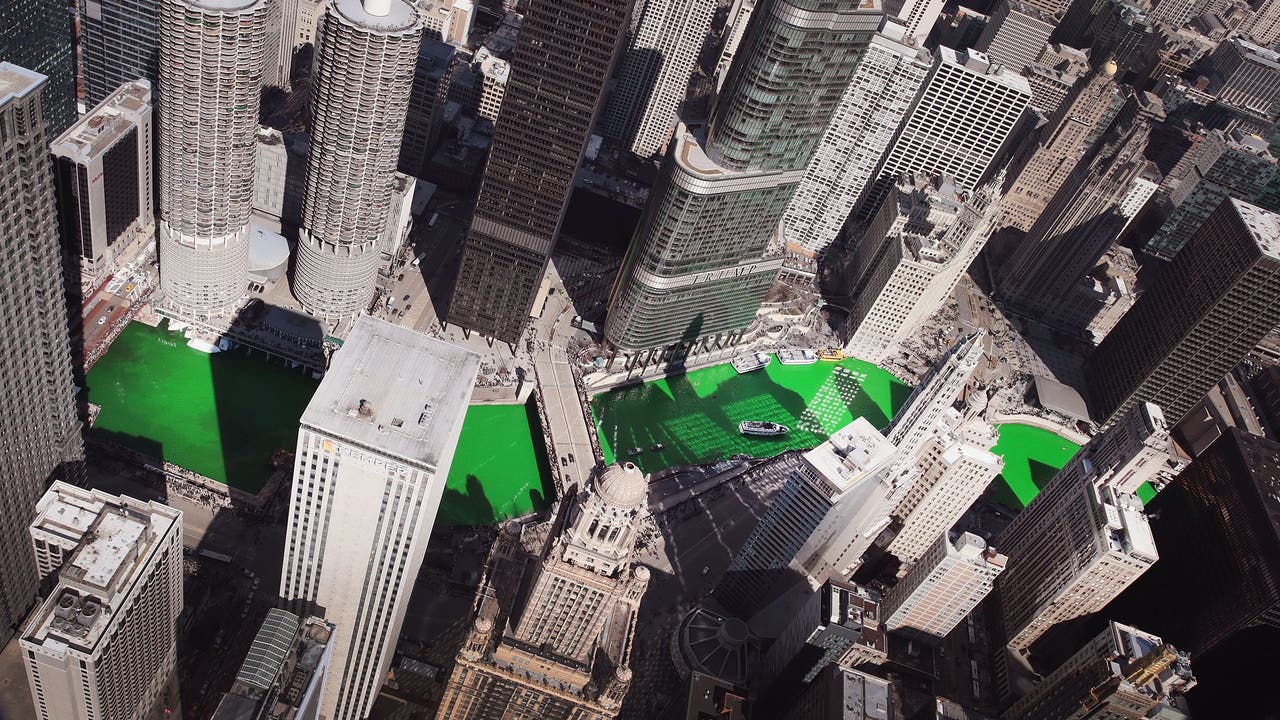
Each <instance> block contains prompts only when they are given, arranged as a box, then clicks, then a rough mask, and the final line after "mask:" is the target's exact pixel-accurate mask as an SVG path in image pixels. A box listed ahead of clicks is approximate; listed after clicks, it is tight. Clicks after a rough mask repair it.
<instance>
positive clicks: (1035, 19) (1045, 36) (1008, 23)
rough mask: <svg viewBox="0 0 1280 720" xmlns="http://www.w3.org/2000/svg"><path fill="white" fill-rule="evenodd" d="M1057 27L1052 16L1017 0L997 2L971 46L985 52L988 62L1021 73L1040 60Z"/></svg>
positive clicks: (1000, 0)
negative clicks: (1041, 53)
mask: <svg viewBox="0 0 1280 720" xmlns="http://www.w3.org/2000/svg"><path fill="white" fill-rule="evenodd" d="M1057 26H1058V23H1057V20H1056V19H1055V18H1054V17H1053V15H1051V14H1049V13H1046V12H1045V11H1044V10H1042V9H1040V8H1037V7H1033V6H1031V5H1026V4H1024V3H1022V2H1019V0H999V2H997V3H996V5H995V8H994V9H993V10H992V11H991V17H990V19H988V20H987V27H986V28H984V29H983V31H982V35H981V36H980V37H979V38H978V41H977V42H976V43H974V46H973V47H974V49H975V50H979V51H981V52H984V53H986V55H987V57H988V58H990V59H991V62H994V63H1000V64H1001V65H1004V66H1005V67H1007V68H1008V69H1009V70H1011V71H1013V72H1014V73H1018V74H1021V73H1022V71H1023V70H1024V69H1025V68H1026V67H1027V66H1028V65H1032V64H1034V63H1035V62H1036V60H1037V59H1038V58H1039V57H1040V51H1041V50H1043V49H1044V46H1045V45H1046V44H1047V43H1048V42H1049V36H1050V35H1052V34H1053V31H1054V29H1055V28H1056V27H1057Z"/></svg>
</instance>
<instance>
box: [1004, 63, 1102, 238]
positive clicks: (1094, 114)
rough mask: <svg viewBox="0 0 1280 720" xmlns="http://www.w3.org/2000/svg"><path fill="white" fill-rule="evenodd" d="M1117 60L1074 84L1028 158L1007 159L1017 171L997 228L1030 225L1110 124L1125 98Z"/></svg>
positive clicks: (1023, 229) (1028, 227) (1030, 147)
mask: <svg viewBox="0 0 1280 720" xmlns="http://www.w3.org/2000/svg"><path fill="white" fill-rule="evenodd" d="M1115 71H1116V65H1115V63H1113V62H1105V63H1103V64H1102V65H1101V66H1100V67H1099V68H1098V69H1097V70H1095V71H1093V72H1092V73H1090V74H1089V75H1088V76H1086V77H1085V78H1083V79H1082V80H1080V81H1079V82H1078V83H1076V86H1075V87H1074V88H1073V89H1072V91H1071V93H1070V94H1069V95H1068V96H1067V98H1066V99H1065V100H1064V101H1063V103H1062V106H1061V107H1060V108H1059V109H1058V112H1057V113H1056V114H1055V115H1054V116H1053V118H1052V119H1051V120H1050V123H1049V126H1048V127H1046V128H1045V131H1044V135H1043V136H1042V139H1041V140H1040V141H1039V142H1037V143H1036V144H1035V145H1034V147H1032V146H1030V145H1028V149H1029V150H1030V153H1029V155H1028V156H1026V157H1015V158H1014V159H1013V160H1012V161H1011V162H1010V166H1011V167H1010V170H1009V172H1010V173H1011V174H1016V176H1015V177H1014V179H1013V184H1012V185H1010V186H1009V191H1008V192H1006V193H1005V195H1004V201H1003V202H1002V203H1001V207H1000V220H999V223H998V224H999V225H1000V226H1001V227H1014V228H1017V229H1019V230H1022V231H1023V232H1026V231H1028V230H1030V229H1031V226H1032V225H1034V224H1035V222H1036V220H1038V219H1039V218H1040V214H1041V213H1043V212H1044V209H1045V207H1046V206H1048V204H1049V201H1050V200H1052V199H1053V196H1054V194H1055V193H1057V192H1058V190H1059V189H1060V188H1061V187H1062V185H1063V183H1065V182H1066V181H1067V178H1068V177H1069V176H1070V175H1071V172H1072V171H1073V170H1075V168H1076V166H1077V165H1078V164H1079V163H1080V162H1081V159H1082V158H1084V159H1085V161H1086V162H1087V153H1088V151H1089V149H1090V145H1092V143H1093V142H1094V141H1096V140H1097V139H1098V137H1099V136H1100V135H1101V134H1102V132H1103V131H1104V130H1105V129H1106V128H1107V126H1108V125H1110V124H1111V121H1112V120H1113V119H1114V118H1115V113H1116V112H1117V111H1118V110H1119V108H1120V104H1121V103H1122V102H1123V95H1122V94H1121V90H1120V89H1119V88H1118V87H1117V86H1116V83H1115Z"/></svg>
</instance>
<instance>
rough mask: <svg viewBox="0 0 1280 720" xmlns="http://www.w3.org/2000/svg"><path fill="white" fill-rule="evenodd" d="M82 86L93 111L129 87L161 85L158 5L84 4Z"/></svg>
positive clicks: (142, 0)
mask: <svg viewBox="0 0 1280 720" xmlns="http://www.w3.org/2000/svg"><path fill="white" fill-rule="evenodd" d="M79 20H80V41H79V42H80V63H79V64H80V82H81V83H82V84H83V86H84V87H83V90H84V99H85V104H86V105H88V106H89V107H93V106H94V105H97V104H99V103H101V102H102V101H104V100H106V99H107V98H108V97H110V96H111V95H112V94H113V93H115V92H116V90H117V89H118V88H119V87H120V86H122V85H125V84H126V83H131V82H133V81H135V80H146V81H148V82H150V83H151V84H152V86H153V87H154V86H155V84H156V82H157V81H158V80H159V79H160V3H159V2H158V0H80V17H79Z"/></svg>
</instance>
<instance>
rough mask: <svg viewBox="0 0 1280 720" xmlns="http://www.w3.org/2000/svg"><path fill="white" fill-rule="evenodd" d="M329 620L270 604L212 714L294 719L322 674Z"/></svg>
mask: <svg viewBox="0 0 1280 720" xmlns="http://www.w3.org/2000/svg"><path fill="white" fill-rule="evenodd" d="M332 637H333V626H332V625H330V624H329V623H327V622H325V621H324V620H322V619H320V618H317V617H310V618H307V619H306V620H302V619H300V618H299V617H298V616H297V615H294V614H293V613H290V612H286V611H284V610H277V609H272V610H270V611H268V613H267V617H266V619H265V620H263V622H262V627H261V628H260V629H259V630H258V634H257V635H256V636H255V637H254V639H253V645H252V646H251V647H250V648H249V655H248V657H246V658H245V661H244V664H243V665H241V666H240V671H239V672H238V673H237V674H236V679H235V683H234V684H232V686H231V690H230V691H229V692H227V693H226V694H225V695H223V696H222V700H221V702H219V703H218V709H217V710H216V711H215V712H214V714H213V718H212V720H294V718H296V717H297V715H298V708H299V707H300V706H301V705H302V704H303V701H305V700H306V699H307V698H308V697H310V696H311V695H312V694H313V693H314V690H315V688H314V687H313V685H314V684H315V683H316V681H317V679H318V678H321V677H323V676H324V674H325V672H326V668H325V667H324V666H323V663H327V659H326V656H327V653H328V650H329V641H330V639H331V638H332Z"/></svg>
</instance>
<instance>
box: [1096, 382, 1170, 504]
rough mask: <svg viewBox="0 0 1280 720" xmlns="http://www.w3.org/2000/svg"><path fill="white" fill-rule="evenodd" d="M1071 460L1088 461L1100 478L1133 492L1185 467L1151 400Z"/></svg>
mask: <svg viewBox="0 0 1280 720" xmlns="http://www.w3.org/2000/svg"><path fill="white" fill-rule="evenodd" d="M1072 462H1081V463H1088V465H1089V466H1090V468H1091V472H1092V473H1093V475H1094V477H1095V478H1096V481H1097V482H1103V483H1106V484H1108V485H1110V486H1111V487H1114V488H1115V489H1116V490H1117V491H1119V492H1121V493H1131V494H1136V493H1137V492H1138V488H1140V487H1142V485H1143V484H1152V485H1163V484H1164V483H1165V482H1167V481H1168V480H1169V479H1170V478H1172V477H1173V476H1175V475H1177V474H1178V473H1180V472H1182V469H1183V468H1184V467H1186V458H1185V457H1183V455H1182V454H1181V453H1180V452H1178V450H1177V448H1176V447H1175V446H1174V442H1173V436H1172V435H1171V434H1170V432H1169V424H1168V423H1167V422H1166V421H1165V419H1164V413H1163V412H1162V411H1161V410H1160V408H1159V407H1158V406H1156V405H1153V404H1151V403H1148V402H1144V403H1138V404H1137V405H1134V406H1133V407H1132V408H1130V409H1129V411H1128V412H1126V413H1125V414H1124V415H1123V416H1121V417H1120V419H1119V420H1117V421H1116V423H1115V424H1114V425H1112V426H1111V427H1110V428H1107V430H1106V431H1105V432H1102V433H1099V434H1098V435H1095V436H1094V437H1093V439H1092V440H1090V441H1089V443H1088V444H1087V445H1085V446H1084V447H1083V448H1081V449H1080V452H1079V453H1078V454H1077V456H1076V459H1074V460H1072Z"/></svg>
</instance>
